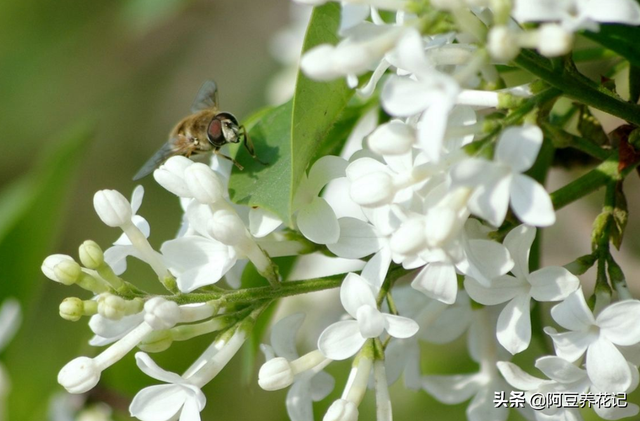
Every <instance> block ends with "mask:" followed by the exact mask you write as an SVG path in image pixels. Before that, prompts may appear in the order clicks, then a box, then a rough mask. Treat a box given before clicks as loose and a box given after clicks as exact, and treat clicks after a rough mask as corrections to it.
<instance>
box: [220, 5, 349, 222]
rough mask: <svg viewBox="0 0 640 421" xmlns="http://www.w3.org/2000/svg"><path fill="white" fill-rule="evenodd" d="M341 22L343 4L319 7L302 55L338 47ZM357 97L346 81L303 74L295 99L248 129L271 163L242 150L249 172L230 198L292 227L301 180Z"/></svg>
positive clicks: (236, 179)
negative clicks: (328, 46) (321, 47)
mask: <svg viewBox="0 0 640 421" xmlns="http://www.w3.org/2000/svg"><path fill="white" fill-rule="evenodd" d="M339 23H340V6H339V5H337V4H335V3H329V4H326V5H324V6H321V7H316V8H315V9H314V11H313V14H312V16H311V20H310V22H309V26H308V28H307V34H306V36H305V41H304V45H303V48H302V51H303V52H305V51H307V50H309V49H310V48H313V47H315V46H316V45H319V44H324V43H331V44H335V43H336V42H337V41H338V35H337V30H338V26H339ZM352 95H353V90H352V89H349V88H348V87H347V85H346V83H345V81H344V80H342V79H339V80H336V81H333V82H329V83H327V82H315V81H312V80H310V79H309V78H307V77H306V76H304V75H303V74H302V73H301V72H299V73H298V79H297V82H296V89H295V94H294V97H293V99H292V100H291V101H289V102H288V103H286V104H284V105H281V106H279V107H277V108H275V109H272V110H270V111H267V112H262V113H261V118H260V119H259V121H258V122H257V123H256V124H255V125H253V127H251V128H250V129H249V135H250V137H251V139H252V141H253V143H254V145H255V148H256V153H257V155H258V157H259V158H260V159H261V160H262V161H265V162H267V163H268V164H269V165H268V166H262V165H261V164H260V163H258V162H256V161H252V160H251V159H250V158H248V157H246V151H242V150H241V151H240V153H239V160H240V161H241V162H242V163H243V165H245V167H246V168H245V169H244V171H238V170H237V169H235V168H234V170H233V175H232V177H231V180H230V183H229V193H230V195H231V199H232V200H233V201H234V202H236V203H242V204H247V205H250V206H259V207H262V208H265V209H267V210H270V211H271V212H273V213H275V214H276V215H278V216H279V217H280V218H281V219H282V220H283V221H284V222H285V223H286V224H287V225H289V226H291V225H292V221H291V213H292V202H293V195H294V194H295V192H296V189H297V187H298V184H299V182H300V179H301V177H302V175H303V173H304V171H305V170H306V169H307V167H308V165H309V163H310V162H311V160H312V158H313V157H314V155H315V153H316V151H317V150H318V148H319V147H320V145H322V143H323V142H325V141H326V140H327V134H328V133H329V132H330V130H331V129H332V127H333V125H334V123H335V122H336V120H337V119H338V117H339V116H340V114H341V113H342V110H343V109H344V108H345V106H346V105H347V103H348V102H349V99H350V98H351V96H352ZM243 156H244V158H243Z"/></svg>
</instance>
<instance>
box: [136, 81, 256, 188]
mask: <svg viewBox="0 0 640 421" xmlns="http://www.w3.org/2000/svg"><path fill="white" fill-rule="evenodd" d="M191 112H192V114H191V115H190V116H187V117H185V118H184V119H182V121H180V122H179V123H178V124H177V125H176V126H175V127H174V128H173V130H171V134H170V135H169V140H168V141H167V143H165V144H164V145H163V146H162V148H160V149H159V150H158V151H157V152H156V153H155V154H153V156H152V157H151V158H150V159H149V160H148V161H147V162H146V163H145V164H144V165H143V166H142V168H140V171H138V173H137V174H136V175H135V176H134V177H133V179H134V180H138V179H140V178H142V177H144V176H146V175H149V174H151V173H152V172H153V170H155V169H156V168H157V167H158V166H159V165H160V164H162V163H163V162H164V161H166V160H167V159H169V158H170V157H172V156H175V155H183V156H186V157H187V158H188V157H190V156H191V155H196V154H201V153H205V152H213V153H215V154H216V155H218V156H221V157H223V158H226V159H228V160H230V161H231V162H233V164H234V165H235V166H236V167H238V169H240V170H242V169H243V167H242V165H240V164H239V163H238V162H237V161H236V160H235V159H233V158H231V157H229V156H226V155H223V154H222V153H220V148H221V147H223V146H224V145H226V144H227V143H239V142H240V141H242V142H243V143H244V147H245V148H246V149H247V151H248V152H249V154H250V155H251V156H252V157H253V158H254V159H256V160H257V161H258V162H260V163H261V164H264V165H266V164H265V163H264V162H262V161H260V160H259V159H258V158H257V157H256V153H255V150H254V149H253V143H251V139H249V136H248V135H247V130H246V129H245V127H244V126H243V125H240V124H239V123H238V120H237V119H236V118H235V117H234V115H233V114H231V113H227V112H220V110H219V108H218V87H217V86H216V83H215V82H214V81H213V80H208V81H206V82H205V83H204V84H203V85H202V87H201V88H200V91H198V95H197V96H196V99H195V101H194V102H193V106H192V107H191Z"/></svg>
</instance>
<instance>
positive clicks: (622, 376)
mask: <svg viewBox="0 0 640 421" xmlns="http://www.w3.org/2000/svg"><path fill="white" fill-rule="evenodd" d="M587 374H588V375H589V378H590V379H591V381H592V382H593V384H594V386H596V387H597V388H598V389H601V390H603V391H605V392H610V393H623V392H626V391H627V389H628V388H629V386H630V385H631V381H632V376H631V370H630V369H629V364H628V363H627V360H625V359H624V357H623V356H622V354H621V353H620V351H619V350H618V349H617V348H616V347H615V345H613V344H612V343H611V342H609V341H608V340H607V339H605V338H600V339H598V340H596V341H595V342H593V343H592V344H591V345H589V349H588V350H587Z"/></svg>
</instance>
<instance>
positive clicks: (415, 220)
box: [391, 183, 513, 304]
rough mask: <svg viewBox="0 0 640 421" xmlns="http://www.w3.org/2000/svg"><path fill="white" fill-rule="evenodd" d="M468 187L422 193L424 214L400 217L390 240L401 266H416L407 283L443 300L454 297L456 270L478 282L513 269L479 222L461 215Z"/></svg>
mask: <svg viewBox="0 0 640 421" xmlns="http://www.w3.org/2000/svg"><path fill="white" fill-rule="evenodd" d="M467 197H468V191H465V190H464V189H457V190H454V191H452V192H451V191H449V189H448V186H447V184H444V183H443V184H442V185H441V186H439V187H438V188H435V189H433V191H432V192H430V194H429V196H428V197H427V201H428V202H431V203H432V206H431V207H430V208H429V209H427V211H426V213H425V214H424V215H416V216H414V217H411V218H409V219H408V220H407V221H405V222H404V223H403V224H402V226H401V227H400V228H399V229H398V230H397V231H396V232H395V233H394V234H393V236H392V238H391V249H392V250H393V251H394V253H397V254H398V255H402V256H403V258H401V259H396V262H398V263H402V265H403V267H405V268H406V269H415V268H420V267H422V269H420V271H419V272H418V274H417V275H416V277H415V278H414V280H413V282H412V286H413V287H414V288H415V289H417V290H418V291H421V292H423V293H424V294H425V295H427V296H428V297H431V298H434V299H437V300H440V301H442V302H443V303H446V304H452V303H453V302H454V301H455V300H456V294H457V291H458V281H457V273H460V274H464V275H468V276H473V277H475V278H476V279H480V280H481V281H482V282H486V280H488V279H491V278H494V277H497V276H501V275H504V274H505V273H507V272H508V271H509V270H510V269H511V268H512V267H513V260H512V259H511V257H510V256H509V253H508V251H507V249H506V248H505V247H504V246H503V245H501V244H499V243H497V242H495V241H491V240H488V239H487V238H486V235H485V234H484V233H482V232H481V231H482V229H480V228H479V226H480V223H479V222H478V221H477V220H474V219H467V217H468V211H467V209H466V199H467Z"/></svg>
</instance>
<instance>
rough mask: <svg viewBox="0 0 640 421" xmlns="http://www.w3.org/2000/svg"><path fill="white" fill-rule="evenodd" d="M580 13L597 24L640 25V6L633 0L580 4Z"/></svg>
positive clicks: (596, 1) (596, 0)
mask: <svg viewBox="0 0 640 421" xmlns="http://www.w3.org/2000/svg"><path fill="white" fill-rule="evenodd" d="M580 5H581V7H580V12H581V13H582V14H584V15H586V16H588V17H590V18H591V19H593V20H595V21H596V22H607V23H624V24H627V25H634V26H635V25H640V6H638V3H636V2H635V1H632V0H606V1H602V0H600V1H598V0H595V1H585V2H580Z"/></svg>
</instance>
